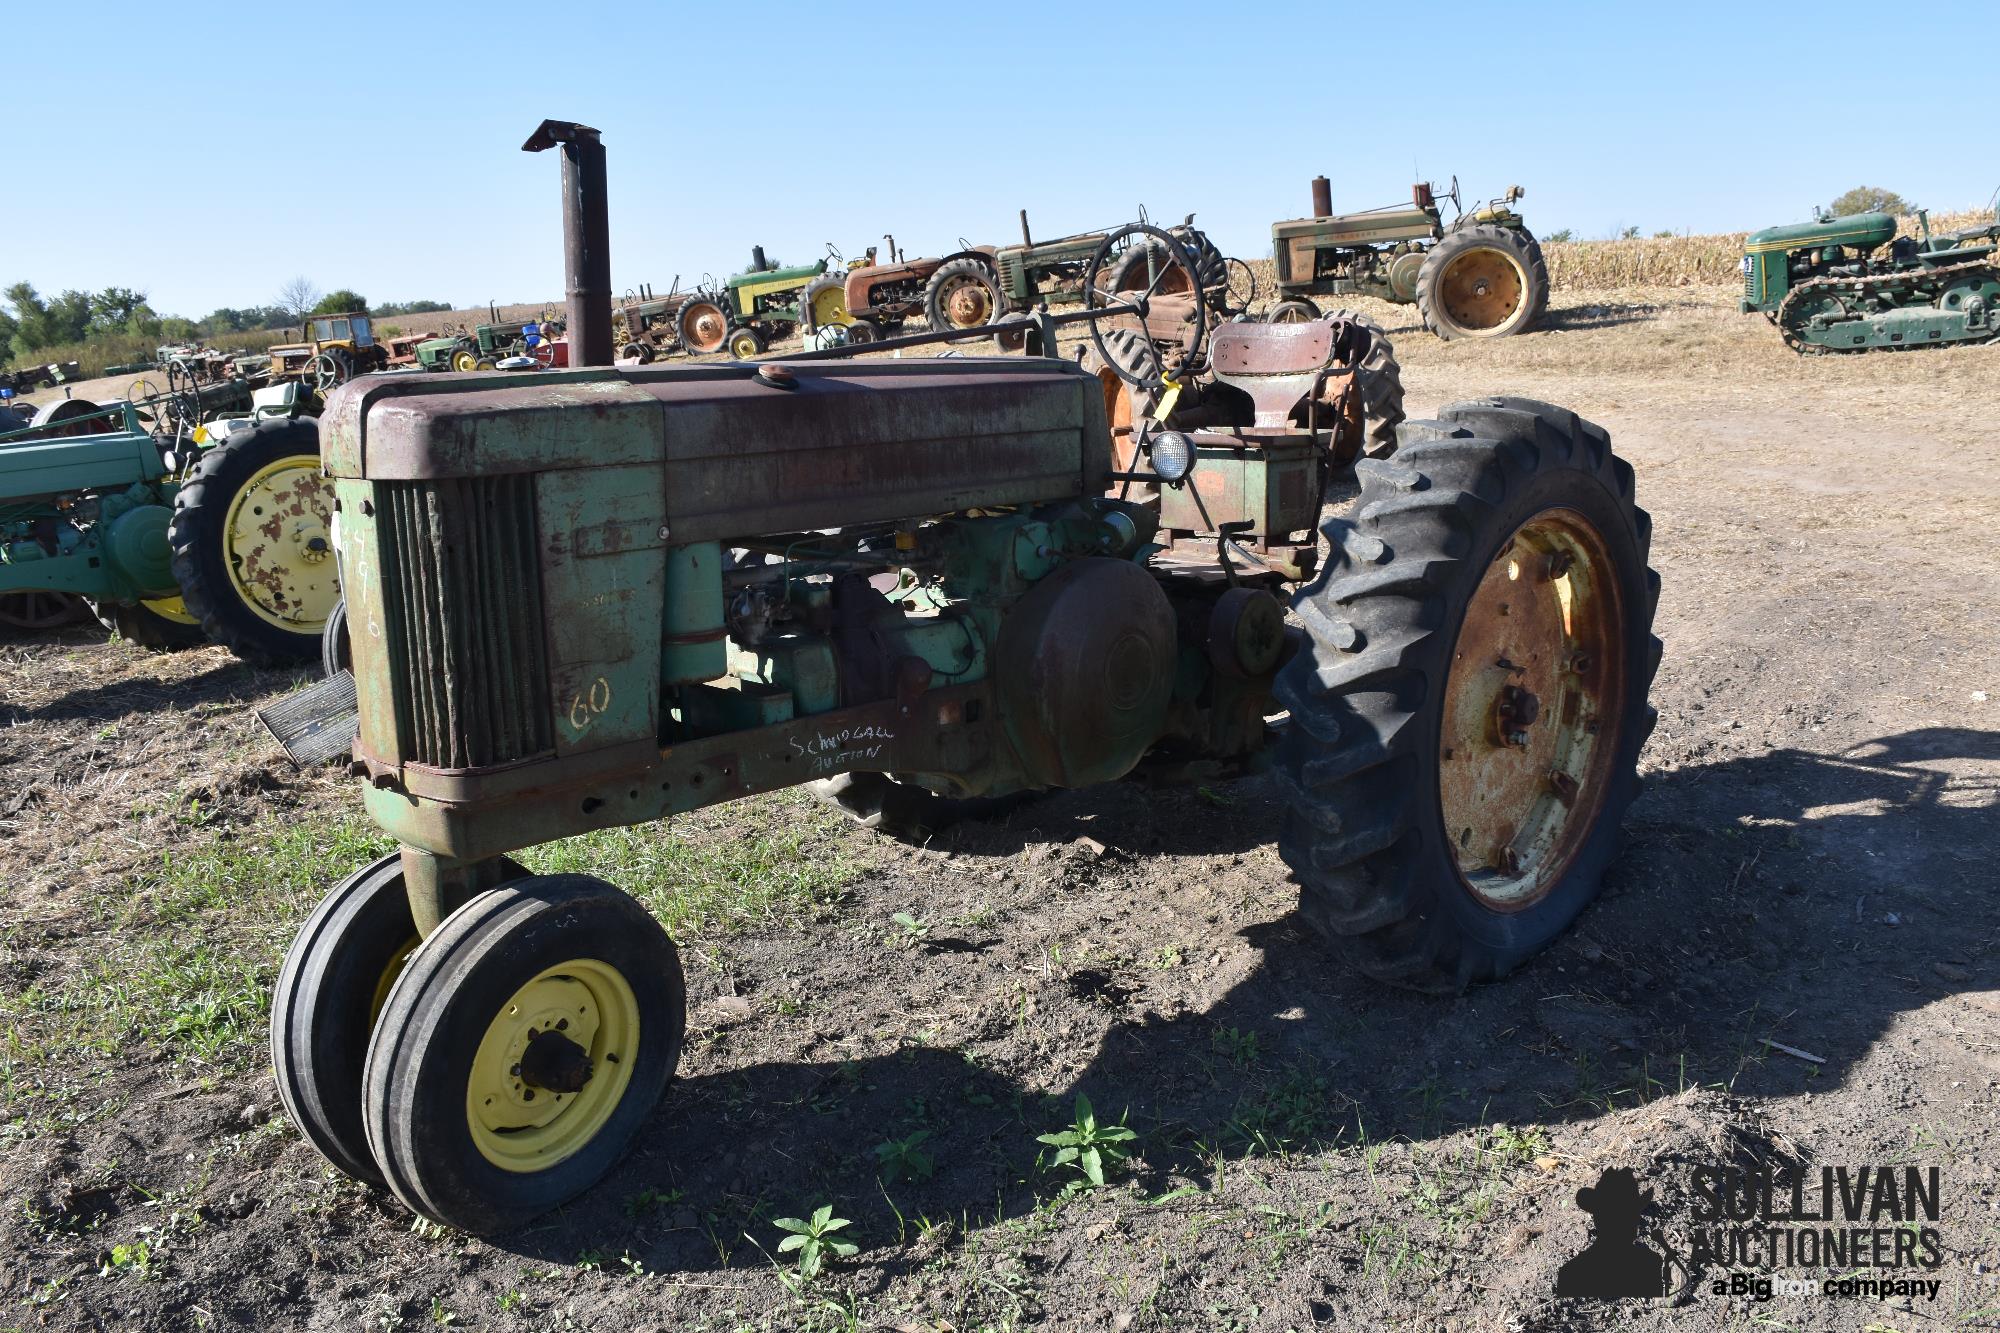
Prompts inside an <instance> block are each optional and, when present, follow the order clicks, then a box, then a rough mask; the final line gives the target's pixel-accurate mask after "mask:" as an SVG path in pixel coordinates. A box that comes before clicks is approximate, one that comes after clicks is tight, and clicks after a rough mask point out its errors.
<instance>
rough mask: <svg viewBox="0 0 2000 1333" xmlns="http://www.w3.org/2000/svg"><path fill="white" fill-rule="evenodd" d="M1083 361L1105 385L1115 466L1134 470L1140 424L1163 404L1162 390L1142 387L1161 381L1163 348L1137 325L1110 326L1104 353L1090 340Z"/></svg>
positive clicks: (1100, 382)
mask: <svg viewBox="0 0 2000 1333" xmlns="http://www.w3.org/2000/svg"><path fill="white" fill-rule="evenodd" d="M1107 358H1108V359H1107ZM1081 364H1082V366H1083V368H1084V369H1085V370H1087V371H1089V372H1090V373H1091V374H1093V375H1095V376H1097V382H1098V383H1099V384H1101V385H1102V386H1104V414H1105V417H1106V419H1107V420H1108V421H1109V422H1110V425H1111V463H1112V466H1113V467H1114V468H1115V469H1117V470H1118V471H1121V472H1127V471H1131V470H1133V469H1134V468H1135V467H1136V466H1137V458H1138V435H1139V427H1140V425H1141V423H1142V422H1144V420H1145V419H1146V418H1147V417H1149V416H1151V415H1152V413H1153V411H1154V409H1156V408H1157V407H1158V406H1159V405H1160V398H1161V395H1162V392H1163V391H1162V390H1160V389H1158V388H1153V387H1146V388H1141V387H1139V386H1140V385H1142V384H1143V385H1148V386H1151V385H1156V384H1158V383H1159V382H1160V378H1161V374H1162V367H1161V364H1160V349H1159V348H1157V347H1155V346H1154V345H1153V343H1152V340H1151V339H1149V338H1147V337H1146V336H1145V335H1144V334H1143V333H1140V332H1139V331H1138V330H1137V329H1106V330H1105V331H1104V351H1103V353H1102V354H1100V353H1099V352H1098V350H1097V348H1096V346H1095V345H1094V344H1090V343H1086V344H1084V349H1083V359H1082V362H1081ZM1161 424H1163V425H1165V424H1168V423H1164V422H1163V423H1161Z"/></svg>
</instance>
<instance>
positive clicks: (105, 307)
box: [89, 287, 160, 335]
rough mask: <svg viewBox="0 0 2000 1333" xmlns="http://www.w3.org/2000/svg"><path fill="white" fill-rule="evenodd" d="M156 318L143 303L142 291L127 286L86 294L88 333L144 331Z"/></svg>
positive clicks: (154, 323)
mask: <svg viewBox="0 0 2000 1333" xmlns="http://www.w3.org/2000/svg"><path fill="white" fill-rule="evenodd" d="M159 322H160V317H159V316H158V315H156V314H154V313H153V308H152V307H151V306H149V305H147V304H146V293H144V292H140V291H134V290H132V289H131V288H130V287H106V288H105V289H104V290H103V291H101V292H96V293H93V294H92V295H91V297H90V329H89V334H90V335H95V334H101V333H140V334H143V333H146V332H147V331H148V330H149V329H154V328H157V326H158V325H159Z"/></svg>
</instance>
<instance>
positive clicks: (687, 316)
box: [681, 301, 729, 352]
mask: <svg viewBox="0 0 2000 1333" xmlns="http://www.w3.org/2000/svg"><path fill="white" fill-rule="evenodd" d="M728 333H729V320H728V318H727V317H726V316H724V315H723V313H722V307H721V306H718V305H716V304H715V303H714V302H713V301H692V302H689V303H688V305H687V307H686V308H685V309H684V310H682V311H681V340H682V341H683V342H685V343H686V344H687V345H688V346H689V347H692V348H693V349H694V350H695V351H697V352H713V351H717V350H719V349H720V348H721V347H722V340H723V338H725V337H726V336H728Z"/></svg>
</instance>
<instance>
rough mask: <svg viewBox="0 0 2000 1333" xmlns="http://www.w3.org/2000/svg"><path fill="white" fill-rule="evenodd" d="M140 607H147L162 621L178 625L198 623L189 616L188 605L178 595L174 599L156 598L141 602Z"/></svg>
mask: <svg viewBox="0 0 2000 1333" xmlns="http://www.w3.org/2000/svg"><path fill="white" fill-rule="evenodd" d="M139 605H141V606H143V607H145V608H146V609H147V610H148V611H151V612H152V613H153V614H154V615H156V616H158V617H159V618H160V619H162V620H171V621H173V622H174V623H175V624H176V625H193V624H195V623H197V622H196V620H195V618H194V617H193V616H191V615H189V614H188V609H187V603H186V602H183V601H182V600H181V599H180V597H179V596H178V595H176V596H173V597H155V598H154V599H153V600H152V601H150V602H148V601H141V602H140V603H139Z"/></svg>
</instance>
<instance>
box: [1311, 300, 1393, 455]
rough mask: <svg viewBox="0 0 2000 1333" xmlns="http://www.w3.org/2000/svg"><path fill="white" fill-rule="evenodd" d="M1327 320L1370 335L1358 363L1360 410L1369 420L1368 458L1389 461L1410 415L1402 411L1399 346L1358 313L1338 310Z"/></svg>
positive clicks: (1356, 368)
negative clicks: (1397, 351)
mask: <svg viewBox="0 0 2000 1333" xmlns="http://www.w3.org/2000/svg"><path fill="white" fill-rule="evenodd" d="M1327 318H1328V319H1330V320H1334V321H1339V322H1345V323H1348V324H1353V325H1356V326H1358V327H1359V328H1361V329H1364V330H1366V332H1367V334H1368V350H1367V351H1365V352H1363V353H1362V354H1361V357H1360V358H1359V360H1358V361H1356V363H1355V375H1356V377H1357V378H1358V379H1359V380H1360V384H1361V410H1362V411H1363V412H1364V413H1365V414H1366V415H1367V418H1368V444H1367V452H1368V455H1369V457H1371V458H1387V457H1388V456H1389V455H1391V454H1393V453H1395V452H1396V427H1398V426H1400V425H1402V424H1403V420H1404V418H1406V417H1407V416H1408V415H1409V413H1408V412H1406V411H1404V410H1403V368H1402V366H1401V365H1400V364H1399V363H1398V362H1397V360H1396V344H1395V343H1393V342H1391V341H1389V335H1388V333H1387V332H1386V331H1384V329H1383V328H1382V326H1381V325H1380V324H1378V323H1376V322H1375V321H1374V320H1372V319H1370V318H1369V317H1368V316H1366V315H1364V314H1361V313H1359V312H1357V311H1353V310H1336V311H1334V312H1333V313H1332V314H1330V315H1328V316H1327Z"/></svg>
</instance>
